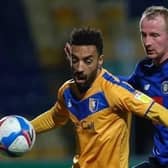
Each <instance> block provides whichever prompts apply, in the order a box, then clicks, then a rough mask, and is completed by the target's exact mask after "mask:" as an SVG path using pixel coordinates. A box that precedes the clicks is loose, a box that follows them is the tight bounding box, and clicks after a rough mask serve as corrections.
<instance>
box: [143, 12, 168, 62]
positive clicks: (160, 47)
mask: <svg viewBox="0 0 168 168" xmlns="http://www.w3.org/2000/svg"><path fill="white" fill-rule="evenodd" d="M140 32H141V40H142V43H143V47H144V50H145V52H146V54H147V56H148V57H149V58H151V59H155V60H156V61H157V62H158V63H162V62H163V61H164V60H165V59H167V58H168V32H167V28H166V23H165V20H164V18H163V17H162V16H160V15H159V16H156V17H154V18H150V19H148V18H146V17H144V18H143V19H142V20H141V22H140Z"/></svg>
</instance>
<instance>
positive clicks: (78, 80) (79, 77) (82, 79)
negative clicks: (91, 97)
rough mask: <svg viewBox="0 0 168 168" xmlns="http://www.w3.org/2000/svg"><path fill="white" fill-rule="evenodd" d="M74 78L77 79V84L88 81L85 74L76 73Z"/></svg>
mask: <svg viewBox="0 0 168 168" xmlns="http://www.w3.org/2000/svg"><path fill="white" fill-rule="evenodd" d="M74 80H75V82H76V83H77V84H79V85H83V84H85V83H86V76H84V75H80V74H79V75H75V76H74Z"/></svg>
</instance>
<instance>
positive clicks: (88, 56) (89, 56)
mask: <svg viewBox="0 0 168 168" xmlns="http://www.w3.org/2000/svg"><path fill="white" fill-rule="evenodd" d="M71 56H72V57H78V56H77V55H74V54H71ZM84 57H85V59H86V58H91V57H93V55H87V56H84Z"/></svg>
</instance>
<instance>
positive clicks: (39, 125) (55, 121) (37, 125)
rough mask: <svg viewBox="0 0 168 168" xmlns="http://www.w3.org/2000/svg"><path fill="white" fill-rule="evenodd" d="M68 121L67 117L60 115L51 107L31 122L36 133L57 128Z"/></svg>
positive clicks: (54, 107)
mask: <svg viewBox="0 0 168 168" xmlns="http://www.w3.org/2000/svg"><path fill="white" fill-rule="evenodd" d="M67 121H68V117H67V116H65V115H61V113H58V112H57V111H56V106H53V107H52V108H51V109H49V110H48V111H46V112H44V113H42V114H41V115H39V116H37V117H36V118H34V119H33V120H32V121H31V124H32V125H33V127H34V129H35V131H36V133H40V132H45V131H48V130H50V129H53V128H56V127H57V126H61V125H64V124H65V123H66V122H67Z"/></svg>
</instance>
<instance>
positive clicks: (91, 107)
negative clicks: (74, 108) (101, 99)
mask: <svg viewBox="0 0 168 168" xmlns="http://www.w3.org/2000/svg"><path fill="white" fill-rule="evenodd" d="M97 109H98V99H95V98H89V110H90V111H91V112H92V113H93V112H96V111H97Z"/></svg>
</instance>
